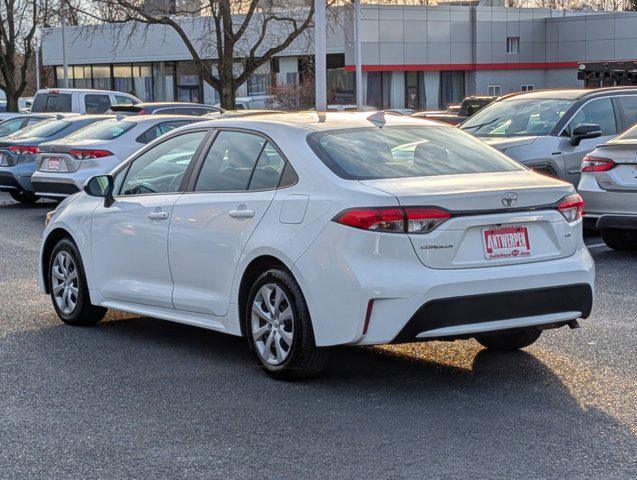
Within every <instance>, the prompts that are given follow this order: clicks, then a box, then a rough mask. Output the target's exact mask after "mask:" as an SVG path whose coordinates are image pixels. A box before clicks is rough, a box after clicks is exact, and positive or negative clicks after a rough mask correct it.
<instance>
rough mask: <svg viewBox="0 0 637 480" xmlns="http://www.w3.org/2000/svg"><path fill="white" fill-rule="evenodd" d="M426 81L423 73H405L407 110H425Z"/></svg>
mask: <svg viewBox="0 0 637 480" xmlns="http://www.w3.org/2000/svg"><path fill="white" fill-rule="evenodd" d="M424 86H425V80H424V77H423V72H405V108H410V109H412V110H422V109H424V108H425V104H426V99H425V88H424Z"/></svg>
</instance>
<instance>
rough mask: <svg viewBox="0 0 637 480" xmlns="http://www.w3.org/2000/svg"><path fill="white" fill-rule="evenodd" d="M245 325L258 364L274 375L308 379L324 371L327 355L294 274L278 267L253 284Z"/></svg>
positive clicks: (282, 377)
mask: <svg viewBox="0 0 637 480" xmlns="http://www.w3.org/2000/svg"><path fill="white" fill-rule="evenodd" d="M245 307H246V308H245V318H244V322H245V323H244V326H245V333H246V336H247V339H248V344H249V346H250V350H251V351H252V353H253V355H254V357H255V359H256V360H257V363H258V364H259V365H260V366H261V368H262V369H263V370H265V372H266V373H267V374H268V375H270V376H271V377H274V378H279V379H283V380H293V379H298V378H307V377H310V376H313V375H316V374H317V373H319V372H320V371H321V369H322V368H323V366H324V364H325V360H326V358H327V351H326V349H325V348H318V347H317V346H316V344H315V341H314V331H313V329H312V322H311V319H310V314H309V311H308V307H307V304H306V302H305V298H304V297H303V293H302V292H301V288H300V287H299V285H298V283H297V282H296V280H295V279H294V277H293V276H292V275H290V273H288V272H286V271H284V270H281V269H278V268H275V269H272V270H268V271H266V272H265V273H263V274H262V275H261V276H260V277H259V278H258V279H257V280H256V281H255V282H254V284H253V286H252V289H251V290H250V294H249V295H248V301H247V304H246V306H245Z"/></svg>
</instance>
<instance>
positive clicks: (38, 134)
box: [11, 120, 71, 139]
mask: <svg viewBox="0 0 637 480" xmlns="http://www.w3.org/2000/svg"><path fill="white" fill-rule="evenodd" d="M69 125H71V122H69V121H68V120H47V121H44V122H41V123H37V124H35V125H33V126H32V127H27V128H25V129H23V130H20V131H19V132H17V133H15V134H13V135H11V138H12V139H22V138H48V137H52V136H53V135H55V134H57V133H60V132H61V131H62V130H64V129H65V128H66V127H68V126H69Z"/></svg>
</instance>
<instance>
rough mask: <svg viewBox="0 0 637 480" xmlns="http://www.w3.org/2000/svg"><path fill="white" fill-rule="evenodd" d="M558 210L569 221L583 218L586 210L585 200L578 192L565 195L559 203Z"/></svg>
mask: <svg viewBox="0 0 637 480" xmlns="http://www.w3.org/2000/svg"><path fill="white" fill-rule="evenodd" d="M557 210H558V211H559V212H560V213H561V214H562V215H563V216H564V218H565V219H566V220H567V221H568V222H574V221H576V220H579V219H580V218H582V212H583V211H584V200H582V197H580V196H579V194H577V193H573V194H572V195H568V196H566V197H564V198H563V199H562V200H560V202H559V203H558V204H557Z"/></svg>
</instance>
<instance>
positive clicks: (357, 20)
mask: <svg viewBox="0 0 637 480" xmlns="http://www.w3.org/2000/svg"><path fill="white" fill-rule="evenodd" d="M354 49H355V52H354V63H355V65H356V106H357V107H358V108H363V65H362V61H363V59H362V58H361V57H362V55H361V0H354Z"/></svg>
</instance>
